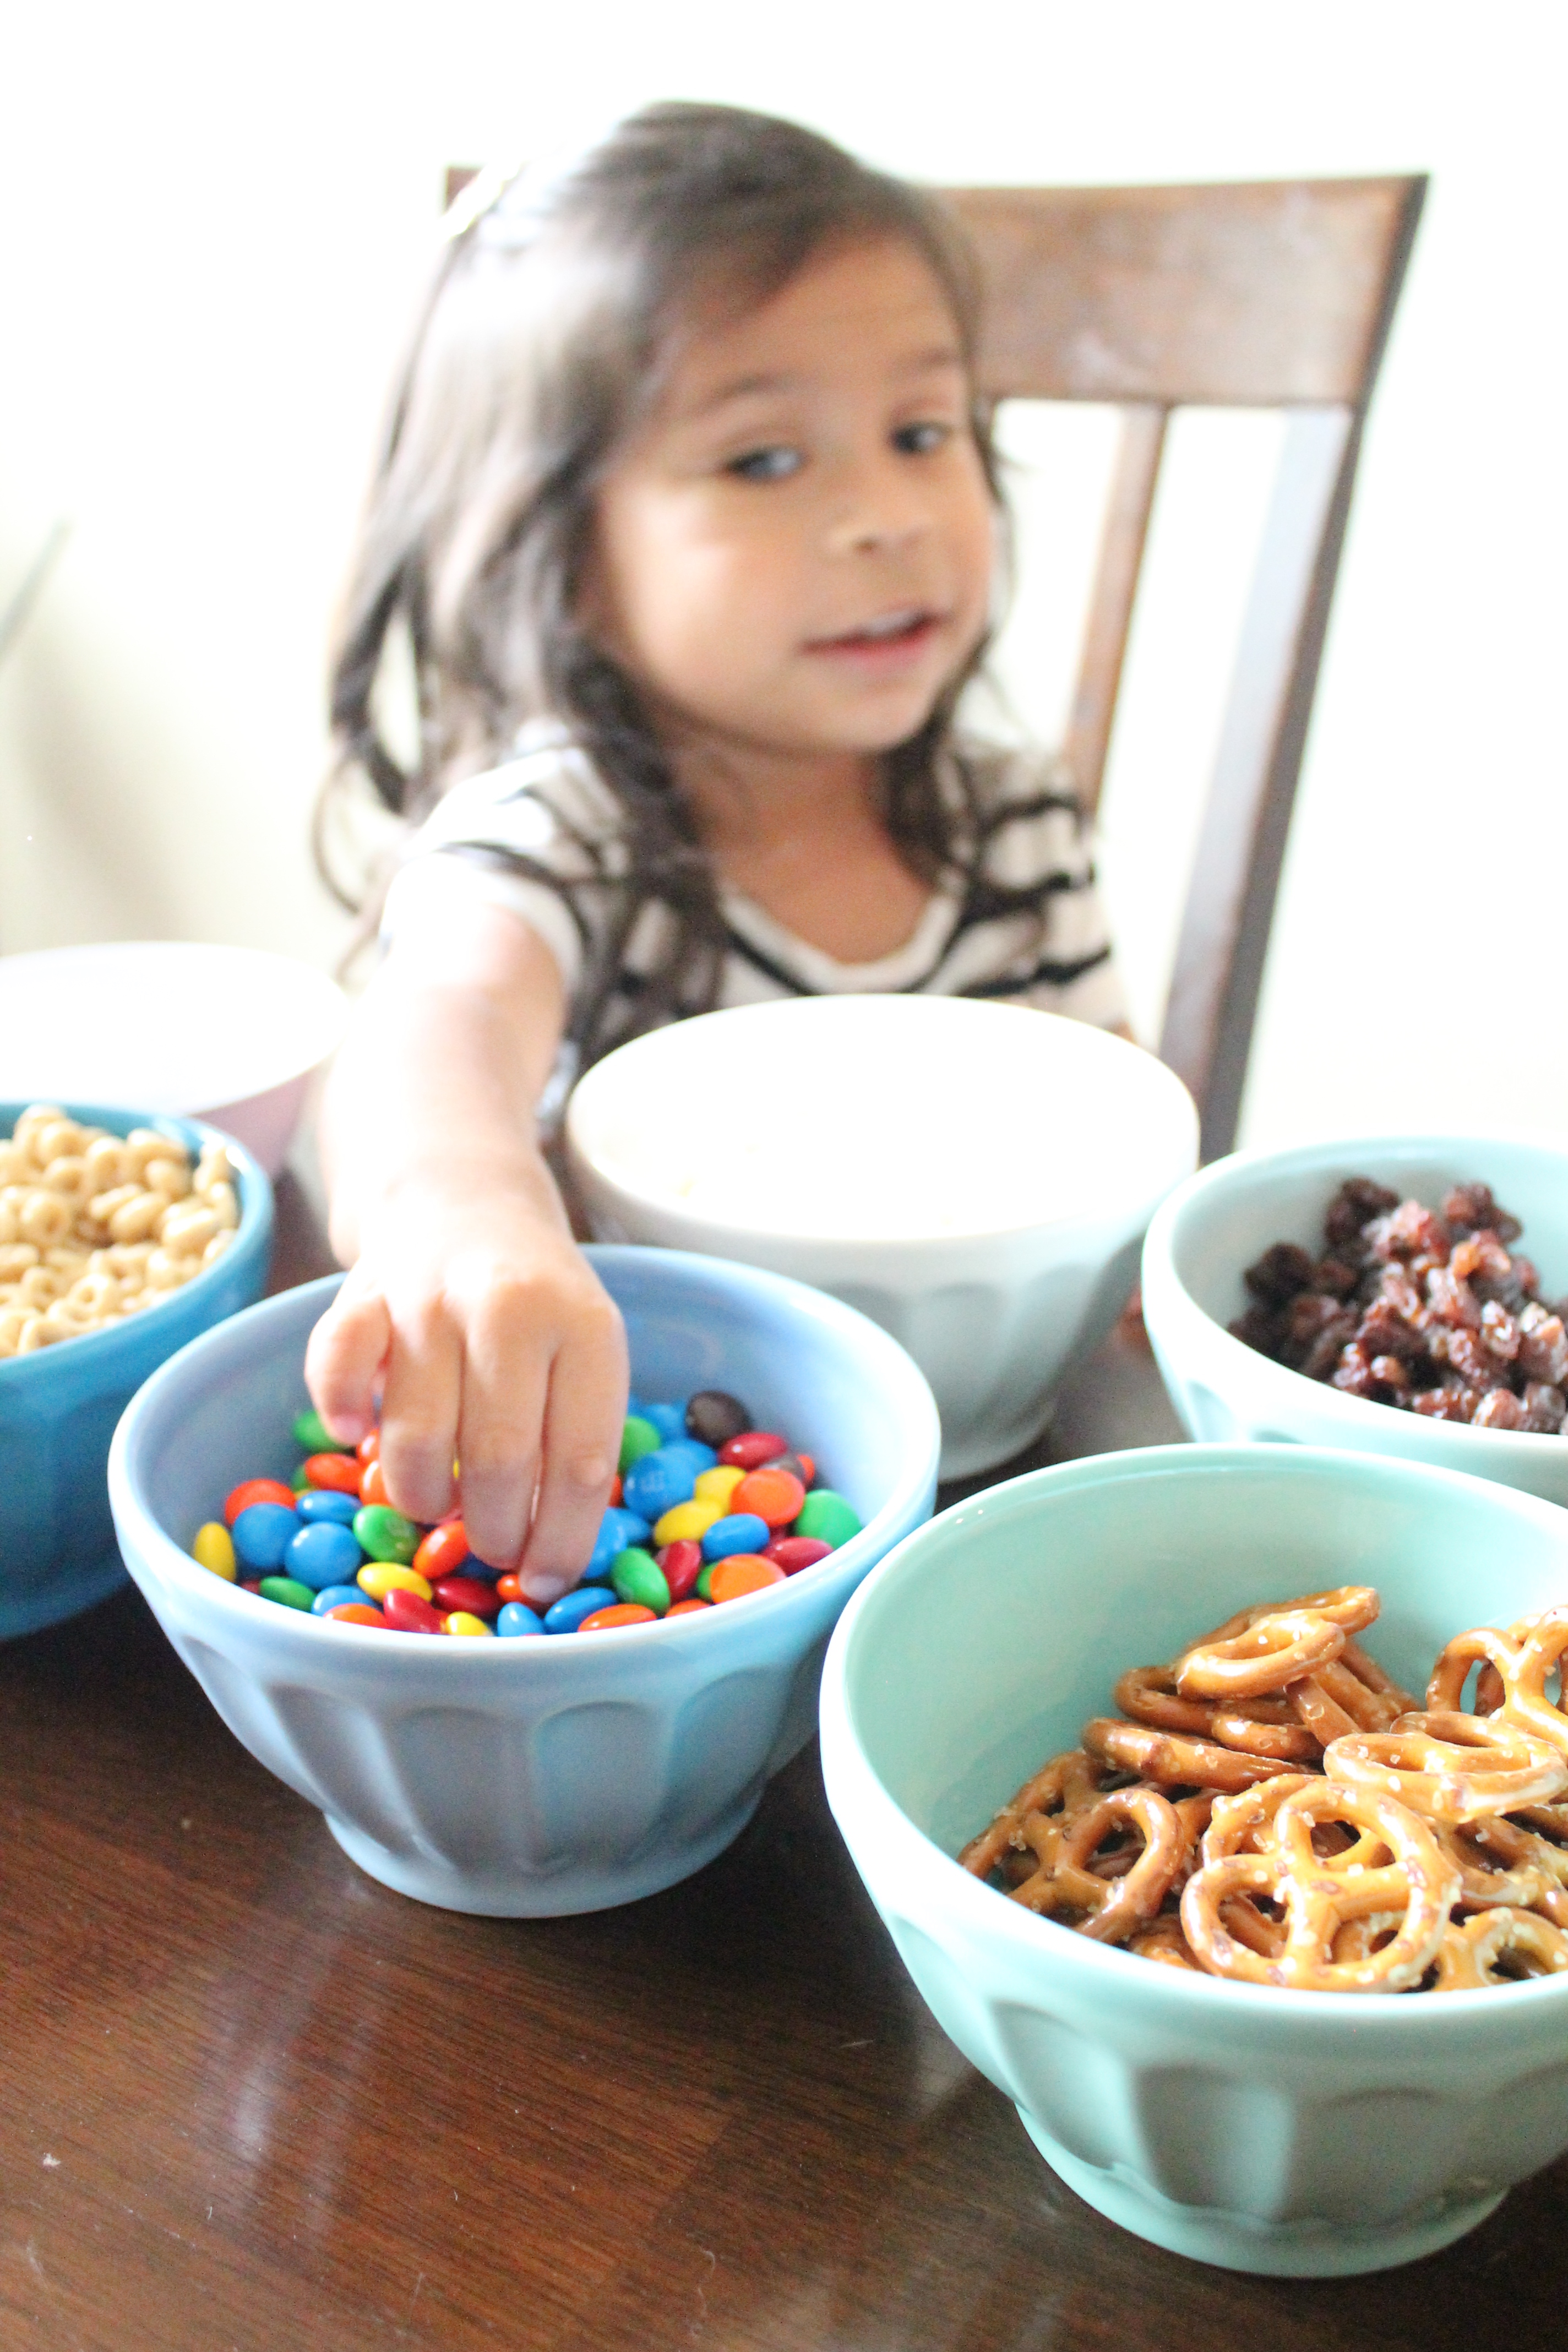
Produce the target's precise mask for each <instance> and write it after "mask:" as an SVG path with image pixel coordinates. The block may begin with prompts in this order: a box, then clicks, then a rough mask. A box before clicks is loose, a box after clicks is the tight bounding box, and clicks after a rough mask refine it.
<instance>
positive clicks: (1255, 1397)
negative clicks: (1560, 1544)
mask: <svg viewBox="0 0 1568 2352" xmlns="http://www.w3.org/2000/svg"><path fill="white" fill-rule="evenodd" d="M1347 1176H1371V1177H1373V1179H1374V1180H1375V1181H1377V1182H1378V1183H1380V1184H1385V1185H1388V1186H1390V1187H1392V1189H1393V1190H1394V1191H1395V1192H1398V1193H1399V1194H1400V1195H1401V1197H1402V1198H1406V1197H1409V1196H1410V1195H1412V1194H1414V1195H1415V1197H1416V1198H1418V1199H1419V1200H1421V1201H1423V1202H1426V1204H1427V1205H1428V1206H1429V1207H1433V1208H1436V1206H1437V1204H1438V1203H1439V1202H1440V1201H1441V1200H1442V1197H1443V1194H1444V1193H1445V1192H1447V1190H1448V1188H1449V1186H1450V1185H1451V1184H1454V1183H1456V1182H1458V1181H1461V1180H1463V1179H1466V1178H1468V1179H1471V1180H1479V1181H1481V1182H1483V1183H1488V1184H1489V1185H1490V1186H1491V1188H1492V1190H1493V1192H1495V1194H1496V1195H1497V1198H1498V1201H1499V1202H1500V1204H1501V1205H1502V1206H1503V1207H1504V1208H1505V1209H1508V1210H1510V1211H1511V1212H1512V1213H1513V1214H1514V1215H1515V1216H1517V1217H1518V1218H1520V1219H1521V1222H1522V1223H1523V1226H1524V1232H1523V1234H1521V1238H1520V1242H1519V1244H1518V1246H1519V1247H1520V1248H1521V1250H1523V1251H1524V1252H1525V1253H1526V1254H1527V1255H1529V1256H1530V1257H1531V1258H1533V1259H1534V1260H1535V1263H1536V1265H1538V1266H1539V1268H1540V1270H1541V1278H1542V1291H1543V1294H1544V1296H1545V1297H1548V1298H1552V1299H1555V1298H1558V1297H1561V1296H1562V1295H1563V1292H1564V1291H1568V1151H1558V1150H1552V1149H1551V1148H1550V1147H1549V1146H1547V1145H1544V1144H1535V1143H1505V1142H1500V1141H1496V1140H1493V1139H1489V1138H1486V1137H1482V1136H1444V1135H1438V1136H1363V1137H1357V1138H1352V1139H1351V1140H1349V1141H1344V1142H1331V1143H1314V1144H1307V1145H1303V1146H1301V1147H1300V1148H1298V1149H1296V1150H1288V1151H1240V1152H1237V1153H1235V1154H1234V1155H1233V1156H1232V1157H1231V1158H1230V1159H1228V1160H1216V1161H1215V1164H1214V1166H1213V1167H1212V1168H1205V1169H1204V1170H1203V1171H1201V1172H1200V1173H1199V1174H1198V1175H1196V1176H1194V1177H1193V1178H1192V1179H1191V1180H1190V1181H1188V1182H1187V1183H1185V1184H1184V1185H1182V1186H1181V1187H1180V1188H1179V1189H1178V1190H1177V1191H1176V1192H1173V1193H1172V1195H1171V1196H1170V1198H1169V1199H1168V1200H1167V1201H1166V1202H1164V1204H1163V1207H1162V1208H1161V1209H1160V1211H1159V1213H1157V1215H1156V1216H1155V1218H1154V1220H1153V1222H1152V1224H1151V1226H1150V1228H1149V1236H1148V1240H1147V1242H1146V1244H1145V1245H1144V1251H1143V1316H1144V1320H1145V1322H1146V1323H1147V1325H1148V1329H1149V1338H1150V1340H1151V1341H1152V1345H1153V1349H1154V1354H1155V1358H1156V1360H1157V1361H1158V1363H1159V1366H1160V1371H1161V1374H1162V1377H1163V1380H1164V1383H1165V1387H1166V1389H1167V1391H1169V1393H1170V1398H1171V1402H1172V1404H1173V1407H1174V1410H1175V1412H1176V1415H1177V1418H1178V1419H1179V1420H1180V1422H1181V1423H1182V1425H1183V1427H1184V1429H1185V1430H1186V1432H1187V1433H1188V1435H1189V1436H1191V1437H1198V1438H1213V1439H1220V1440H1228V1439H1237V1438H1262V1439H1265V1440H1269V1439H1272V1440H1278V1441H1283V1442H1286V1443H1289V1444H1300V1445H1335V1446H1349V1447H1351V1448H1352V1450H1354V1451H1356V1452H1360V1451H1362V1450H1363V1448H1364V1449H1365V1450H1366V1451H1367V1452H1369V1453H1374V1454H1402V1455H1404V1456H1405V1459H1407V1460H1409V1461H1412V1462H1429V1463H1433V1464H1435V1465H1436V1466H1437V1467H1438V1468H1440V1469H1447V1470H1464V1471H1468V1472H1469V1473H1470V1474H1472V1475H1474V1476H1476V1477H1479V1478H1496V1479H1498V1480H1500V1482H1501V1484H1502V1485H1504V1486H1522V1487H1523V1488H1525V1490H1526V1491H1527V1492H1528V1493H1530V1494H1532V1495H1544V1496H1546V1497H1547V1499H1548V1500H1549V1501H1551V1502H1553V1503H1563V1504H1568V1439H1565V1438H1562V1437H1547V1436H1541V1435H1538V1434H1530V1433H1525V1432H1523V1431H1521V1430H1516V1429H1470V1428H1468V1427H1467V1426H1466V1424H1465V1423H1462V1422H1445V1421H1428V1420H1426V1418H1425V1416H1424V1415H1422V1414H1419V1413H1414V1412H1398V1411H1396V1410H1395V1409H1394V1407H1393V1406H1392V1405H1385V1404H1373V1403H1371V1402H1368V1400H1367V1399H1366V1398H1365V1397H1352V1396H1347V1395H1345V1393H1344V1391H1342V1390H1341V1389H1336V1388H1332V1387H1331V1386H1330V1385H1329V1384H1328V1383H1327V1382H1326V1381H1309V1380H1307V1379H1305V1378H1304V1377H1303V1375H1302V1374H1301V1373H1300V1372H1293V1371H1291V1370H1289V1369H1288V1368H1287V1367H1286V1366H1285V1365H1283V1364H1277V1363H1275V1362H1273V1361H1272V1360H1271V1359H1270V1358H1269V1357H1268V1356H1264V1355H1260V1354H1259V1352H1258V1349H1256V1348H1249V1347H1248V1346H1247V1344H1246V1342H1245V1341H1244V1340H1241V1339H1233V1338H1232V1336H1231V1334H1230V1332H1229V1331H1228V1330H1227V1329H1226V1325H1227V1324H1228V1323H1230V1322H1232V1321H1233V1320H1234V1319H1235V1318H1236V1317H1237V1316H1238V1315H1239V1314H1240V1313H1241V1311H1242V1308H1243V1307H1245V1306H1246V1304H1247V1293H1246V1290H1245V1288H1244V1286H1243V1283H1242V1274H1243V1271H1244V1269H1245V1268H1246V1267H1247V1266H1249V1265H1252V1264H1253V1262H1254V1261H1255V1260H1256V1259H1257V1258H1258V1257H1259V1256H1261V1255H1262V1253H1263V1252H1264V1250H1266V1249H1267V1248H1268V1246H1269V1244H1270V1243H1272V1242H1277V1241H1295V1242H1300V1244H1302V1246H1303V1247H1304V1248H1307V1249H1309V1250H1310V1251H1311V1252H1312V1254H1313V1255H1314V1256H1315V1255H1318V1254H1319V1250H1320V1248H1321V1241H1322V1232H1323V1212H1324V1211H1325V1209H1326V1208H1327V1207H1328V1204H1329V1202H1330V1201H1331V1199H1332V1198H1333V1195H1334V1194H1335V1192H1337V1191H1338V1190H1339V1187H1340V1185H1341V1183H1342V1181H1343V1180H1344V1179H1345V1178H1346V1177H1347Z"/></svg>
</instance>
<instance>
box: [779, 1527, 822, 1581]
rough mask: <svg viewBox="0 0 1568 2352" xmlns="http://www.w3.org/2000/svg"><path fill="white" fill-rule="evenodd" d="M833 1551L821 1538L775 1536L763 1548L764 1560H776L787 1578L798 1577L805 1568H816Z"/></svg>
mask: <svg viewBox="0 0 1568 2352" xmlns="http://www.w3.org/2000/svg"><path fill="white" fill-rule="evenodd" d="M832 1549H833V1546H832V1545H831V1544H825V1543H824V1542H823V1540H822V1538H821V1537H820V1536H775V1537H774V1538H773V1541H772V1543H770V1544H764V1545H763V1559H772V1560H776V1561H777V1563H778V1565H779V1567H780V1568H782V1569H783V1570H784V1574H785V1575H786V1576H798V1575H799V1574H800V1571H801V1570H802V1569H803V1568H815V1567H816V1563H817V1561H818V1560H819V1559H826V1558H827V1555H828V1553H829V1552H830V1551H831V1550H832Z"/></svg>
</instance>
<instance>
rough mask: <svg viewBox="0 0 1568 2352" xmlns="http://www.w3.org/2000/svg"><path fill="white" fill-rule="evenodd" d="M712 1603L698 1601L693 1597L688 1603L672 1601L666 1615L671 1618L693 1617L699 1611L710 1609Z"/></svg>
mask: <svg viewBox="0 0 1568 2352" xmlns="http://www.w3.org/2000/svg"><path fill="white" fill-rule="evenodd" d="M712 1606H713V1603H712V1602H711V1601H699V1600H698V1599H696V1597H695V1596H693V1597H692V1599H690V1600H689V1601H671V1602H670V1604H669V1610H668V1614H669V1615H670V1616H671V1617H695V1616H696V1615H697V1614H698V1613H699V1612H700V1611H701V1610H704V1609H711V1608H712Z"/></svg>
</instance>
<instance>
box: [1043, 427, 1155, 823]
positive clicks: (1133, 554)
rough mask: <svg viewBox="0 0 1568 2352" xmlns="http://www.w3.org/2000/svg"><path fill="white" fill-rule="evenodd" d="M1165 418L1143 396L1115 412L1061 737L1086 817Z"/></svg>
mask: <svg viewBox="0 0 1568 2352" xmlns="http://www.w3.org/2000/svg"><path fill="white" fill-rule="evenodd" d="M1165 421H1166V412H1165V410H1164V409H1163V408H1156V407H1153V406H1152V405H1148V404H1140V405H1139V406H1136V407H1132V408H1128V409H1124V410H1123V412H1122V425H1121V446H1120V448H1119V450H1118V452H1117V458H1116V471H1115V474H1114V476H1113V477H1112V479H1111V485H1110V501H1109V504H1108V506H1107V509H1106V517H1105V527H1104V530H1103V533H1102V535H1101V538H1100V560H1099V565H1098V568H1097V571H1096V573H1095V581H1094V587H1093V591H1092V593H1091V594H1090V597H1089V618H1088V621H1087V623H1086V625H1085V629H1084V641H1083V657H1082V660H1081V662H1080V664H1079V677H1078V688H1077V692H1076V693H1075V695H1074V697H1073V706H1072V716H1071V718H1070V719H1069V720H1068V730H1067V735H1066V738H1065V740H1064V741H1063V744H1062V752H1063V756H1064V758H1065V759H1066V761H1067V765H1068V771H1069V772H1070V774H1071V776H1072V779H1073V782H1074V784H1075V785H1076V786H1077V789H1078V794H1079V799H1080V800H1081V801H1082V803H1083V805H1084V809H1085V812H1086V814H1088V815H1089V816H1091V817H1092V816H1093V814H1095V811H1096V810H1097V809H1098V808H1099V806H1100V787H1101V785H1102V783H1103V782H1104V779H1105V757H1106V752H1107V751H1108V749H1109V747H1110V729H1111V723H1112V721H1113V719H1115V716H1116V697H1117V693H1118V690H1119V688H1120V687H1121V665H1122V662H1123V660H1124V659H1125V657H1126V653H1127V635H1128V631H1129V629H1130V627H1131V622H1132V600H1133V597H1134V596H1135V594H1136V593H1137V589H1138V575H1139V572H1141V570H1142V563H1143V543H1144V541H1145V540H1146V539H1147V537H1148V534H1149V515H1150V510H1151V509H1152V506H1153V503H1154V489H1155V485H1156V483H1157V482H1158V480H1159V477H1160V459H1161V457H1162V456H1163V452H1164V446H1165Z"/></svg>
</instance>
